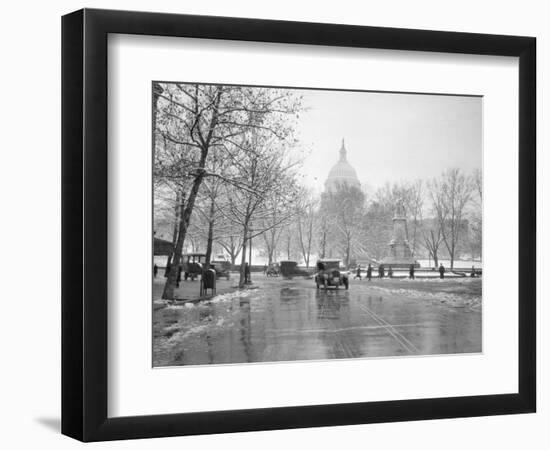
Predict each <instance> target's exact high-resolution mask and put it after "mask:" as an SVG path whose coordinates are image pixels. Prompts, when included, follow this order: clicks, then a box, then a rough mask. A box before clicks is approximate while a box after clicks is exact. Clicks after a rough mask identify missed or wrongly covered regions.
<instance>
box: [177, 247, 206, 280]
mask: <svg viewBox="0 0 550 450" xmlns="http://www.w3.org/2000/svg"><path fill="white" fill-rule="evenodd" d="M181 260H182V264H181V267H182V270H183V272H184V278H185V280H186V281H187V279H188V278H191V280H194V279H195V278H196V277H197V276H198V275H201V274H202V270H203V268H204V263H205V261H206V255H205V254H204V253H188V254H184V255H181Z"/></svg>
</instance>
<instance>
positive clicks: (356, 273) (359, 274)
mask: <svg viewBox="0 0 550 450" xmlns="http://www.w3.org/2000/svg"><path fill="white" fill-rule="evenodd" d="M356 278H359V279H361V264H358V265H357V270H356V272H355V276H354V277H353V279H354V280H355V279H356Z"/></svg>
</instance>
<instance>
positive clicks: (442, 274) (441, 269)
mask: <svg viewBox="0 0 550 450" xmlns="http://www.w3.org/2000/svg"><path fill="white" fill-rule="evenodd" d="M439 278H441V279H443V278H445V267H444V266H443V263H441V264H440V265H439Z"/></svg>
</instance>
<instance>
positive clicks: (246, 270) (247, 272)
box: [244, 262, 250, 284]
mask: <svg viewBox="0 0 550 450" xmlns="http://www.w3.org/2000/svg"><path fill="white" fill-rule="evenodd" d="M244 282H245V284H249V283H250V266H249V265H248V263H247V262H245V263H244Z"/></svg>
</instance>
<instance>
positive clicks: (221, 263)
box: [210, 259, 231, 280]
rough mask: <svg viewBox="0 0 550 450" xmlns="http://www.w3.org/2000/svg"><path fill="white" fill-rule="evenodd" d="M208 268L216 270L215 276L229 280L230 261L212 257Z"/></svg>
mask: <svg viewBox="0 0 550 450" xmlns="http://www.w3.org/2000/svg"><path fill="white" fill-rule="evenodd" d="M210 268H211V269H214V270H215V271H216V278H222V277H224V278H226V279H227V280H229V270H230V269H231V263H230V262H229V261H226V260H225V259H214V260H212V261H210Z"/></svg>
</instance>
